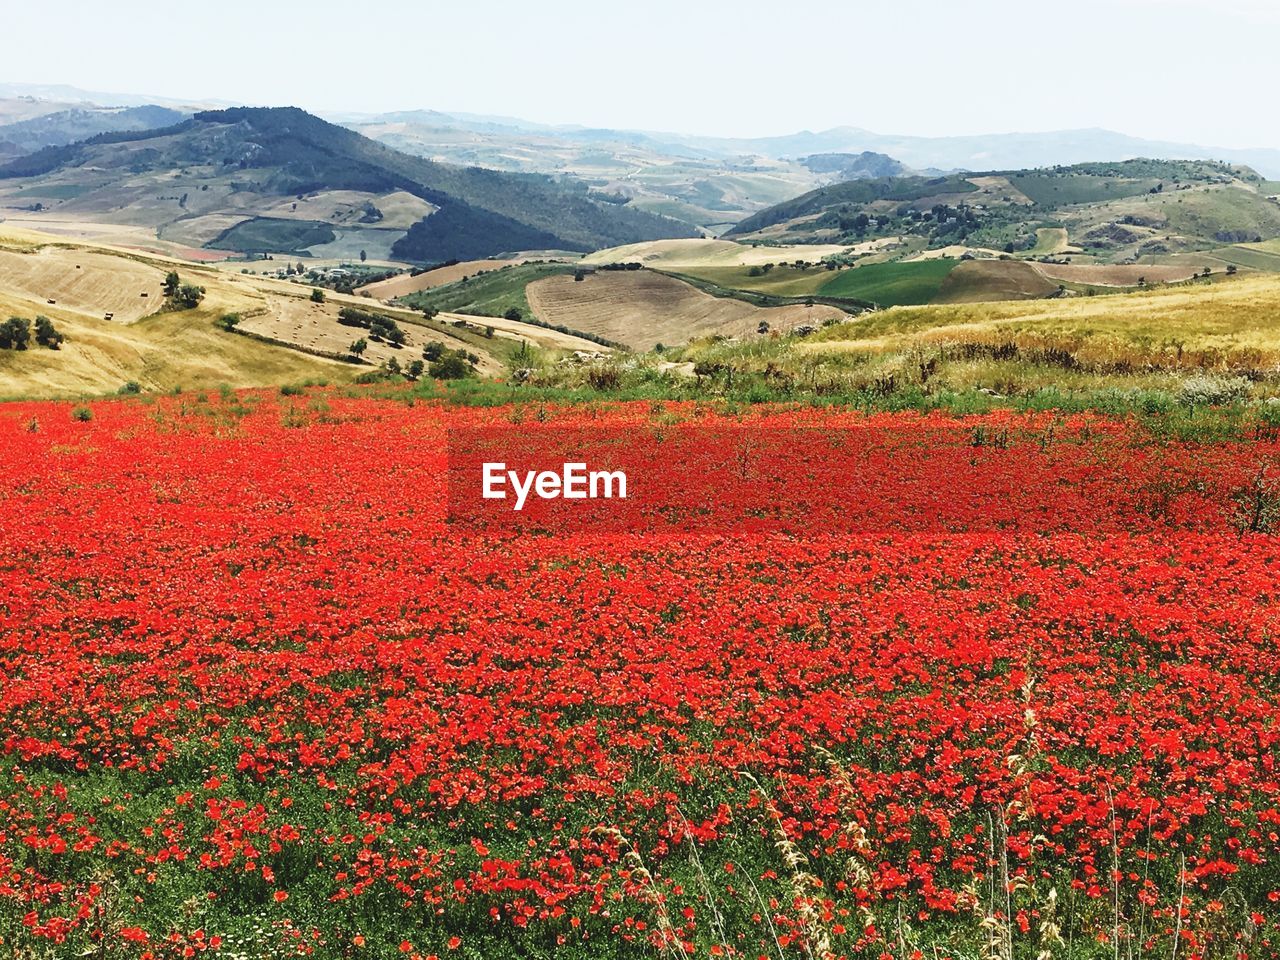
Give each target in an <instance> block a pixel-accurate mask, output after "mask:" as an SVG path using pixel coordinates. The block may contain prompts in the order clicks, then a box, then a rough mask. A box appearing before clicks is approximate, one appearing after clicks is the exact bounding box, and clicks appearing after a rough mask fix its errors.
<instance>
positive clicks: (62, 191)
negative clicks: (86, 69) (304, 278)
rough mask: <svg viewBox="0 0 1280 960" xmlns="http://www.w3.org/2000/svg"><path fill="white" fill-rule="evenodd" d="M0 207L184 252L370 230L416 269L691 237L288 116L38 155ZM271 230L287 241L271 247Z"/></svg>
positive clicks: (203, 124)
mask: <svg viewBox="0 0 1280 960" xmlns="http://www.w3.org/2000/svg"><path fill="white" fill-rule="evenodd" d="M328 194H340V196H335V197H333V198H332V202H328V203H322V204H320V205H319V213H318V214H317V213H315V212H311V213H307V214H304V215H303V216H300V215H299V213H298V211H297V202H301V201H302V200H305V199H306V198H307V197H309V196H314V195H321V196H324V195H328ZM400 194H408V195H409V196H411V197H415V198H417V199H418V200H419V201H421V202H422V203H423V204H424V205H426V207H425V209H424V211H422V212H425V214H426V215H425V216H422V217H421V218H420V219H419V220H418V221H417V222H415V223H413V225H412V226H411V227H409V228H408V229H405V228H404V227H403V226H402V225H401V226H397V227H394V228H392V227H387V226H386V225H384V224H383V223H382V221H383V220H384V218H385V214H384V212H383V210H382V208H381V207H380V206H379V201H380V200H381V199H382V198H386V197H389V196H394V195H400ZM294 198H297V201H296V202H295V200H294ZM286 199H288V201H289V202H288V203H282V202H281V201H284V200H286ZM6 201H7V202H8V203H9V204H11V205H13V206H16V207H18V209H27V210H31V211H32V212H34V213H37V214H40V215H42V216H44V217H45V218H47V219H52V218H53V216H54V215H56V216H57V217H58V218H61V219H62V220H64V221H65V220H72V219H76V218H79V219H83V220H86V221H94V222H98V221H105V222H110V223H119V224H128V225H132V226H142V227H149V228H151V229H153V230H155V232H156V234H157V235H158V236H161V237H164V238H167V239H173V240H176V241H177V242H180V243H186V244H189V245H191V246H208V247H216V246H217V245H218V243H219V242H222V243H224V244H225V243H226V242H227V240H228V239H229V238H230V240H231V241H232V242H233V243H234V242H235V240H236V235H235V234H234V233H232V231H233V230H234V229H235V228H236V227H237V226H239V225H240V224H243V223H245V222H248V221H250V220H254V219H255V218H262V219H266V220H273V221H274V220H281V221H298V220H306V221H308V222H309V223H311V224H312V225H315V224H321V225H327V226H329V227H333V226H343V227H344V228H346V229H347V230H349V231H350V232H352V233H353V234H355V235H356V236H357V238H362V237H363V235H365V234H372V233H373V232H374V231H380V235H377V236H370V237H369V244H368V246H370V247H371V248H372V250H373V251H375V253H376V254H379V255H381V256H382V257H384V258H385V257H394V258H396V259H399V260H405V261H417V262H426V261H433V260H447V259H454V258H456V259H476V258H481V257H485V256H491V255H493V254H497V253H501V252H505V251H511V250H521V249H567V250H578V251H588V250H593V249H597V248H599V247H602V246H613V245H617V244H621V243H632V242H638V241H642V240H652V239H661V238H664V237H680V236H690V235H692V231H691V230H690V229H689V228H687V227H686V226H684V225H681V224H678V223H676V222H674V221H672V220H668V219H665V218H662V217H658V216H655V215H652V214H648V213H644V212H642V211H638V210H631V209H626V208H623V207H619V206H617V205H614V204H609V203H605V202H602V201H599V200H597V199H595V198H593V197H591V196H590V195H589V193H588V190H587V187H586V186H585V185H583V184H580V183H577V182H575V181H568V180H555V179H552V178H550V177H542V176H519V175H512V174H505V173H498V172H494V171H489V170H480V169H475V168H462V167H453V166H448V165H445V164H440V163H434V162H432V161H429V160H423V159H420V158H417V157H411V156H408V155H407V154H403V153H399V152H397V151H395V150H392V149H390V148H388V147H385V146H383V145H381V144H378V143H375V142H373V141H371V140H369V139H367V138H365V137H362V136H360V135H359V134H357V133H355V132H353V131H350V130H347V129H345V128H343V127H338V126H335V125H333V124H330V123H327V122H325V121H323V120H321V119H319V118H318V117H314V116H311V115H310V114H308V113H305V112H304V111H302V110H297V109H294V108H279V109H259V108H235V109H230V110H218V111H208V112H202V113H198V114H196V115H195V117H194V118H192V119H191V120H189V121H186V122H184V123H180V124H177V125H175V126H171V127H167V128H162V129H158V130H152V131H148V132H144V133H108V134H104V135H101V136H97V137H94V138H91V139H89V140H87V141H84V142H82V143H76V144H72V145H69V146H63V147H51V148H48V149H45V150H41V151H39V152H37V153H35V154H32V155H31V156H29V157H23V158H21V159H19V160H16V161H13V162H11V163H9V164H7V165H5V166H3V167H0V204H3V203H5V202H6ZM22 201H25V202H22ZM37 205H38V206H37ZM326 208H332V209H326ZM335 211H336V212H335ZM357 214H358V215H357ZM273 230H274V231H278V232H283V233H285V234H286V235H287V236H286V239H287V240H288V241H289V242H288V243H285V244H284V245H283V246H279V247H274V246H273V245H272V243H271V239H272V235H273V234H272V231H273ZM331 233H332V231H324V230H319V229H318V230H316V231H314V232H310V233H309V232H308V231H305V230H303V231H301V235H302V236H305V237H307V238H308V240H310V241H312V242H310V243H309V244H308V247H307V248H302V249H303V250H305V249H309V248H310V247H319V246H324V244H325V243H331V242H332V240H331V239H330V235H331ZM252 234H253V237H254V239H253V240H252V242H251V245H250V246H247V247H242V248H241V249H242V250H244V252H273V251H276V252H289V253H293V252H301V251H300V250H299V248H298V247H297V246H295V245H290V244H296V243H297V242H298V240H297V235H298V234H299V230H298V228H297V227H296V225H293V226H290V227H289V228H288V229H287V230H286V229H285V228H283V227H276V226H274V225H272V224H267V225H266V226H265V227H263V226H262V225H259V227H258V229H255V230H254V231H252ZM362 249H363V248H362Z"/></svg>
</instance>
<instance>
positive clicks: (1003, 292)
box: [933, 260, 1058, 303]
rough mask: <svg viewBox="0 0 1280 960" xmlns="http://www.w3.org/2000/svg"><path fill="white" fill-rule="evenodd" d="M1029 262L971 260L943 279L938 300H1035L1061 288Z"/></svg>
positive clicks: (954, 301)
mask: <svg viewBox="0 0 1280 960" xmlns="http://www.w3.org/2000/svg"><path fill="white" fill-rule="evenodd" d="M1057 289H1058V285H1057V284H1056V283H1053V282H1051V281H1049V280H1046V279H1045V278H1044V276H1042V275H1041V274H1040V272H1039V271H1038V270H1037V269H1036V268H1035V267H1034V266H1032V265H1031V264H1029V263H1022V262H1020V261H1017V260H967V261H965V262H964V263H962V264H960V265H959V266H957V267H956V268H955V269H954V270H952V271H951V273H950V275H948V277H947V279H945V280H943V281H942V286H941V287H940V288H939V289H938V295H937V296H936V297H935V298H934V300H933V302H934V303H982V302H984V301H989V300H1035V299H1038V298H1040V297H1047V296H1048V295H1049V294H1051V293H1054V292H1055V291H1057Z"/></svg>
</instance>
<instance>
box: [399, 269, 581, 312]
mask: <svg viewBox="0 0 1280 960" xmlns="http://www.w3.org/2000/svg"><path fill="white" fill-rule="evenodd" d="M574 269H575V268H574V267H573V266H572V265H570V264H564V263H524V264H520V265H519V266H512V267H504V268H503V269H501V270H495V271H493V272H492V273H484V274H481V275H479V276H475V277H471V278H469V279H466V280H459V281H457V282H456V283H449V284H446V285H444V286H442V287H433V288H432V289H430V290H423V291H422V292H421V293H414V294H410V295H409V296H407V297H405V298H404V299H403V300H401V301H400V302H401V303H403V304H405V305H407V306H410V307H413V308H414V309H416V310H423V309H426V308H427V307H431V308H433V309H435V310H439V311H440V312H441V313H469V314H473V315H475V316H480V317H500V316H502V315H503V314H505V313H506V312H507V311H508V310H510V309H511V308H512V307H515V308H516V309H517V310H519V311H520V313H521V314H522V315H523V316H526V317H528V316H531V315H532V313H533V311H532V310H531V309H530V308H529V301H528V299H527V298H526V297H525V288H526V287H528V286H529V284H531V283H533V282H534V281H535V280H542V279H543V278H545V277H554V276H557V275H558V274H562V273H573V272H574Z"/></svg>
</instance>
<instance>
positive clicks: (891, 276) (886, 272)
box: [821, 259, 957, 307]
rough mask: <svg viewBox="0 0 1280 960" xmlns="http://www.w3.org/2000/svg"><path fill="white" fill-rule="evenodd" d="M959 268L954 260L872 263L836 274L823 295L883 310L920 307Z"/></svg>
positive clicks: (824, 289) (934, 294)
mask: <svg viewBox="0 0 1280 960" xmlns="http://www.w3.org/2000/svg"><path fill="white" fill-rule="evenodd" d="M956 265H957V261H955V260H942V259H939V260H915V261H912V262H910V263H871V264H867V265H866V266H864V267H856V268H854V269H853V270H845V271H843V272H841V273H838V274H836V275H835V276H834V277H833V278H832V280H831V282H830V283H828V284H825V285H824V286H823V287H822V290H821V293H822V295H823V296H824V297H848V298H851V299H854V300H870V301H871V302H872V303H877V304H879V305H880V306H882V307H905V306H918V305H920V304H925V303H929V302H930V301H931V300H932V299H933V298H934V297H935V296H936V295H937V293H938V288H939V287H941V286H942V281H944V280H945V279H947V277H948V276H950V274H951V271H952V270H954V269H955V268H956Z"/></svg>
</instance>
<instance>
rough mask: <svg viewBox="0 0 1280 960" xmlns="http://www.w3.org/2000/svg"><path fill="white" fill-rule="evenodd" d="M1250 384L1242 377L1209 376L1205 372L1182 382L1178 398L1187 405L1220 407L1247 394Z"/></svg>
mask: <svg viewBox="0 0 1280 960" xmlns="http://www.w3.org/2000/svg"><path fill="white" fill-rule="evenodd" d="M1250 386H1251V384H1250V383H1249V381H1248V380H1246V379H1245V378H1244V377H1211V376H1208V375H1205V374H1201V375H1198V376H1194V377H1191V378H1189V379H1187V380H1184V381H1183V382H1182V387H1181V388H1180V389H1179V391H1178V400H1179V401H1180V402H1181V403H1183V404H1185V405H1186V406H1188V407H1221V406H1225V405H1227V404H1231V403H1239V402H1240V401H1242V400H1244V399H1245V398H1246V397H1248V396H1249V389H1250Z"/></svg>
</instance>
